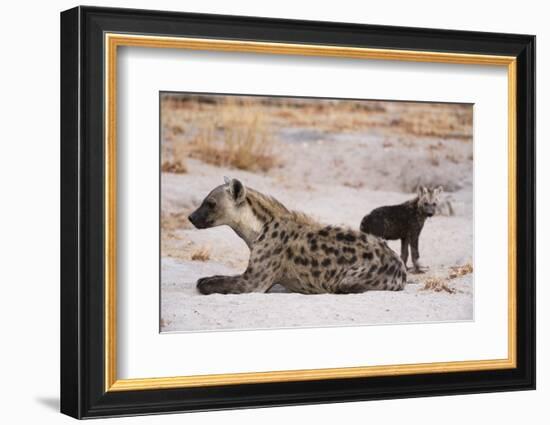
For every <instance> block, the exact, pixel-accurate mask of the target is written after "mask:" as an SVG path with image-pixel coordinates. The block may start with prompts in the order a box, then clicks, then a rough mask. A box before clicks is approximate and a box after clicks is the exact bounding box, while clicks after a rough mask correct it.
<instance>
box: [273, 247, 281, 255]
mask: <svg viewBox="0 0 550 425" xmlns="http://www.w3.org/2000/svg"><path fill="white" fill-rule="evenodd" d="M281 252H283V248H282V247H279V248H277V249H274V250H273V254H275V255H279V254H280V253H281Z"/></svg>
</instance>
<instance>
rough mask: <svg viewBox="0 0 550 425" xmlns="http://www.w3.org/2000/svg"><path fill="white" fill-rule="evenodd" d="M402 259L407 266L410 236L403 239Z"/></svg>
mask: <svg viewBox="0 0 550 425" xmlns="http://www.w3.org/2000/svg"><path fill="white" fill-rule="evenodd" d="M401 259H402V260H403V264H405V267H406V266H407V260H408V259H409V238H408V237H407V238H402V239H401Z"/></svg>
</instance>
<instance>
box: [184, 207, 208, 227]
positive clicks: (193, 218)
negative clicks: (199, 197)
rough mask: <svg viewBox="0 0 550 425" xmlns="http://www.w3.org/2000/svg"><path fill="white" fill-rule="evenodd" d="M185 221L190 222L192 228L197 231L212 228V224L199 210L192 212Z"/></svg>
mask: <svg viewBox="0 0 550 425" xmlns="http://www.w3.org/2000/svg"><path fill="white" fill-rule="evenodd" d="M187 219H188V220H189V221H190V222H191V224H192V225H193V226H195V227H196V228H197V229H206V228H208V227H211V226H212V223H210V221H209V220H208V217H207V215H206V214H204V213H203V212H202V211H201V209H200V208H199V209H198V210H196V211H194V212H192V213H191V214H190V215H189V217H187Z"/></svg>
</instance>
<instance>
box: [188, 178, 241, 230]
mask: <svg viewBox="0 0 550 425" xmlns="http://www.w3.org/2000/svg"><path fill="white" fill-rule="evenodd" d="M224 180H225V184H222V185H220V186H218V187H216V188H215V189H214V190H212V192H210V193H209V194H208V195H207V196H206V198H204V200H203V201H202V203H201V205H200V206H199V207H198V208H197V209H196V210H195V211H194V212H193V213H192V214H191V215H190V216H189V217H188V218H189V221H190V222H191V223H192V224H193V225H194V226H195V227H196V228H197V229H207V228H209V227H215V226H221V225H224V224H226V225H228V226H231V227H235V226H236V225H237V224H238V223H240V222H242V220H243V217H245V216H247V215H248V214H247V211H246V210H247V209H248V208H249V205H248V204H247V202H246V188H245V187H244V185H243V184H242V183H241V182H240V181H239V180H237V179H229V178H227V177H225V178H224Z"/></svg>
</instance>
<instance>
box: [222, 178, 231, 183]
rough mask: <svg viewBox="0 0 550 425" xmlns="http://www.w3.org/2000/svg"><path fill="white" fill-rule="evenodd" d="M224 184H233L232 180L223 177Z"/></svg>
mask: <svg viewBox="0 0 550 425" xmlns="http://www.w3.org/2000/svg"><path fill="white" fill-rule="evenodd" d="M223 182H224V183H225V184H229V183H231V179H230V178H229V177H227V176H223Z"/></svg>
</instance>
